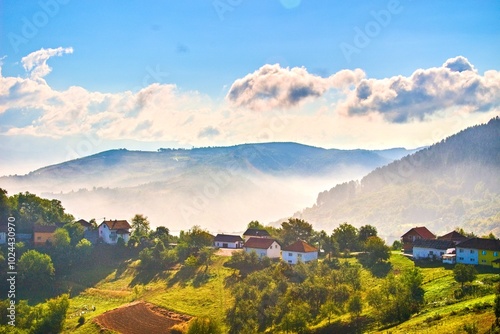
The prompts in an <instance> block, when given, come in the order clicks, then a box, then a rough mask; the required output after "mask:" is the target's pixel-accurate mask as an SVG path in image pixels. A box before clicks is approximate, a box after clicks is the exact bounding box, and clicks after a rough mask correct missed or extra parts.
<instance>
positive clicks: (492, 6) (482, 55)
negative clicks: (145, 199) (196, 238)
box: [0, 0, 500, 175]
mask: <svg viewBox="0 0 500 334" xmlns="http://www.w3.org/2000/svg"><path fill="white" fill-rule="evenodd" d="M0 15H1V16H0V36H1V38H0V59H1V60H0V64H1V75H0V157H1V158H0V175H9V174H24V173H27V172H29V171H32V170H35V169H36V168H40V167H43V166H46V165H49V164H54V163H59V162H63V161H66V160H71V159H75V158H79V157H83V156H87V155H90V154H94V153H97V152H101V151H104V150H108V149H113V148H128V149H135V150H156V149H158V148H160V147H184V148H191V147H200V146H202V147H205V146H226V145H236V144H242V143H255V142H272V141H293V142H299V143H303V144H308V145H313V146H320V147H325V148H340V149H354V148H366V149H382V148H391V147H406V148H416V147H421V146H425V145H430V144H432V143H434V142H437V141H440V140H441V139H443V138H445V137H446V136H449V135H451V134H453V133H456V132H458V131H460V130H462V129H464V128H466V127H468V126H472V125H475V124H479V123H484V122H487V121H488V120H489V119H490V118H492V117H495V116H498V115H499V114H500V72H499V70H500V57H499V56H498V55H499V54H500V20H499V19H498V18H499V17H500V2H498V1H459V2H458V1H411V0H389V1H387V0H384V1H335V0H328V1H327V0H309V1H305V0H252V1H250V0H192V1H173V0H162V1H159V0H151V1H135V0H130V1H118V0H108V1H90V0H89V1H74V0H37V1H28V0H26V1H16V0H0Z"/></svg>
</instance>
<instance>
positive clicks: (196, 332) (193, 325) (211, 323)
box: [187, 318, 222, 334]
mask: <svg viewBox="0 0 500 334" xmlns="http://www.w3.org/2000/svg"><path fill="white" fill-rule="evenodd" d="M220 333H222V329H221V327H220V325H219V324H218V323H217V321H215V320H214V319H211V318H195V319H193V320H192V321H191V322H190V323H189V327H188V331H187V334H220Z"/></svg>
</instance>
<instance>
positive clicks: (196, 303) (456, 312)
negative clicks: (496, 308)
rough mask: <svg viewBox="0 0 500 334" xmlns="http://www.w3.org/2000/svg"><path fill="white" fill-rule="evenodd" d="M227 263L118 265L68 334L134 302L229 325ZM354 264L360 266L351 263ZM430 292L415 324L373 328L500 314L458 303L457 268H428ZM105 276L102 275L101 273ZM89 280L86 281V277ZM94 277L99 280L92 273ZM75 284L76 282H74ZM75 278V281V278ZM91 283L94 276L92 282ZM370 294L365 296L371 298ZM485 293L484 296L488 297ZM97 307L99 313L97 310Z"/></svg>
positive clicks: (88, 294)
mask: <svg viewBox="0 0 500 334" xmlns="http://www.w3.org/2000/svg"><path fill="white" fill-rule="evenodd" d="M226 260H227V258H223V257H215V260H214V263H213V264H212V265H211V266H210V267H209V269H208V271H207V272H205V270H204V269H205V268H203V267H201V268H197V269H196V268H189V267H183V268H176V269H172V270H170V271H166V272H163V273H161V274H160V275H153V276H151V275H150V273H148V272H140V271H139V270H138V269H137V264H138V261H132V260H129V261H127V262H125V264H122V265H121V266H118V268H116V269H115V270H114V271H109V268H108V272H110V273H109V275H107V276H106V277H105V278H104V279H102V280H101V281H99V283H97V284H96V285H95V286H94V287H92V288H88V289H86V290H84V291H83V292H81V293H79V294H78V295H77V296H76V297H73V298H71V303H70V309H69V311H68V316H67V321H66V325H65V331H66V332H75V333H99V329H98V328H97V326H95V325H94V324H93V323H92V322H91V320H92V319H93V318H94V317H96V316H98V315H99V314H101V313H103V312H105V311H107V310H110V309H113V308H116V307H118V306H120V305H123V304H126V303H128V302H131V301H134V300H145V301H149V302H152V303H154V304H157V305H160V306H163V307H165V308H167V309H170V310H173V311H177V312H179V313H184V314H189V315H193V316H211V317H215V318H216V319H217V320H219V321H220V322H221V323H222V322H223V319H224V315H225V311H226V310H227V308H228V307H229V306H230V305H231V304H232V303H233V299H232V297H231V294H230V290H229V288H227V287H226V286H227V285H226V281H227V280H228V279H229V277H230V276H231V274H232V272H233V271H232V270H230V269H228V268H225V267H224V266H223V263H224V262H225V261H226ZM349 261H352V262H355V261H356V260H355V259H353V258H351V259H349ZM391 263H392V270H393V271H394V272H395V273H396V274H397V273H399V272H402V271H403V270H405V269H406V268H411V267H413V266H414V264H413V262H412V261H411V260H409V259H407V258H405V257H403V256H402V255H400V254H398V253H393V254H392V257H391ZM421 269H422V272H423V274H424V289H425V291H426V295H425V296H426V301H427V302H428V304H427V305H426V306H425V308H424V309H423V310H422V311H421V312H420V313H419V314H418V315H415V316H414V317H412V318H411V319H410V320H408V321H406V322H404V323H403V324H400V325H398V326H395V327H390V328H384V329H377V328H376V327H372V328H370V330H371V331H373V332H380V333H387V332H390V333H403V332H409V333H458V332H460V328H461V326H462V325H463V324H465V323H472V322H474V321H475V322H477V324H478V326H479V328H480V332H483V331H484V330H486V329H487V328H489V326H490V325H491V323H492V321H493V319H494V315H493V310H492V308H487V309H486V310H476V311H474V310H473V308H474V305H477V304H478V303H483V302H486V303H490V304H492V303H493V299H494V295H493V294H492V293H489V294H486V295H483V296H480V297H477V298H474V297H468V298H469V299H466V298H464V300H462V301H459V302H457V301H456V300H455V299H454V298H453V291H454V290H455V289H457V288H458V287H459V285H458V284H457V283H456V282H455V281H454V279H453V271H452V268H451V267H443V266H441V265H438V266H424V267H421ZM99 274H102V273H99ZM82 275H83V276H82ZM85 275H86V274H85V273H83V272H82V273H80V274H79V275H78V278H79V280H83V281H85V280H86V279H87V278H86V277H85ZM88 275H94V276H95V275H96V273H95V272H93V271H89V272H88ZM362 278H363V282H364V285H365V286H369V287H370V288H373V287H375V286H377V285H379V284H380V282H381V279H380V278H377V277H374V276H373V275H372V274H371V273H370V272H369V271H367V270H365V269H363V271H362ZM69 279H72V277H70V278H69ZM73 279H74V278H73ZM89 279H91V277H89ZM495 279H498V274H497V273H494V272H490V271H487V270H483V271H481V272H480V274H479V275H478V278H477V280H476V283H475V284H476V285H481V283H480V282H482V281H488V280H489V281H491V280H495ZM368 290H370V289H365V291H364V292H363V295H364V296H366V294H367V292H368ZM483 294H484V293H483ZM93 306H95V311H93ZM371 311H372V310H371V308H370V307H369V306H368V305H366V304H365V309H364V312H363V314H364V315H368V316H369V315H370V314H371ZM82 312H85V314H84V315H85V318H86V323H85V324H84V325H83V326H81V327H78V326H77V320H78V317H79V316H80V314H81V313H82ZM335 320H343V321H348V320H349V316H348V315H343V316H341V317H339V318H338V319H335ZM325 324H326V323H325V322H324V321H323V322H320V323H319V324H317V325H316V326H314V327H321V326H322V325H325Z"/></svg>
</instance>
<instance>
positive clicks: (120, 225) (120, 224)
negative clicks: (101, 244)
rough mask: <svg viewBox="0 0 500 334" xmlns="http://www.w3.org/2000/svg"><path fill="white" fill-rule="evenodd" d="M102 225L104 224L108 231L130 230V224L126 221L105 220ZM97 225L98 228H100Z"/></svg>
mask: <svg viewBox="0 0 500 334" xmlns="http://www.w3.org/2000/svg"><path fill="white" fill-rule="evenodd" d="M102 224H106V226H107V227H108V228H109V229H110V230H128V229H130V228H132V227H131V226H130V224H129V223H128V221H126V220H116V219H115V220H105V221H103V222H102V223H101V225H102ZM101 225H99V226H101Z"/></svg>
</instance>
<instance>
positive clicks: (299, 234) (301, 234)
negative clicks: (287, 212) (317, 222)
mask: <svg viewBox="0 0 500 334" xmlns="http://www.w3.org/2000/svg"><path fill="white" fill-rule="evenodd" d="M281 233H282V239H283V243H284V244H285V245H289V244H292V243H294V242H295V241H297V240H299V239H300V240H304V241H306V242H311V240H310V239H311V237H312V234H313V228H312V225H311V224H309V223H308V222H306V221H305V220H302V219H298V218H289V219H288V221H287V222H283V223H281Z"/></svg>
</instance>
